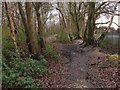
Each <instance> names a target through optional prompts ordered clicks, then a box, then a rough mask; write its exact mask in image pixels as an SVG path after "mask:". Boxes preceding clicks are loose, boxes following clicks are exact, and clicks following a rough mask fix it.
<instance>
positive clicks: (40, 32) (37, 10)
mask: <svg viewBox="0 0 120 90" xmlns="http://www.w3.org/2000/svg"><path fill="white" fill-rule="evenodd" d="M34 7H35V12H36V16H37V21H38V35H39V43H40V46H41V51H42V49H45V43H44V40H43V35H42V30H43V26H42V22H41V18H40V13H39V9H40V3H38V2H37V3H35V5H34Z"/></svg>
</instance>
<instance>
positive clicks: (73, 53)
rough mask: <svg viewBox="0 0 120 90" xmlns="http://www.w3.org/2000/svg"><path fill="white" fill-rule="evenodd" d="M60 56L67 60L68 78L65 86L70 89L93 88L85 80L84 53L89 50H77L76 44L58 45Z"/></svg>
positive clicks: (85, 57) (85, 60) (86, 60)
mask: <svg viewBox="0 0 120 90" xmlns="http://www.w3.org/2000/svg"><path fill="white" fill-rule="evenodd" d="M58 49H59V52H60V53H61V55H63V56H64V57H66V58H67V59H68V60H69V69H68V78H67V80H66V86H67V87H71V88H94V86H93V85H92V84H91V83H90V82H89V81H88V80H87V77H88V75H87V72H88V67H87V63H88V55H87V53H86V52H88V50H90V48H84V49H83V48H82V49H81V48H79V43H77V44H66V45H65V44H64V45H59V48H58Z"/></svg>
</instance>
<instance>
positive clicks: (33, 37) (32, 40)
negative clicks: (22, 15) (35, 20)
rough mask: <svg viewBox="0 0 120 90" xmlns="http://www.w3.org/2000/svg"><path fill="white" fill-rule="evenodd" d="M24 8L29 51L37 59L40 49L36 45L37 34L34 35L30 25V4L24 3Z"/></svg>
mask: <svg viewBox="0 0 120 90" xmlns="http://www.w3.org/2000/svg"><path fill="white" fill-rule="evenodd" d="M25 8H26V15H27V24H28V34H29V36H30V37H29V38H30V44H31V51H32V54H33V56H34V57H35V58H38V57H39V55H40V48H39V45H38V39H37V34H36V33H35V30H33V24H32V6H31V3H30V2H26V3H25Z"/></svg>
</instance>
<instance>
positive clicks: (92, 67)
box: [41, 40, 120, 88]
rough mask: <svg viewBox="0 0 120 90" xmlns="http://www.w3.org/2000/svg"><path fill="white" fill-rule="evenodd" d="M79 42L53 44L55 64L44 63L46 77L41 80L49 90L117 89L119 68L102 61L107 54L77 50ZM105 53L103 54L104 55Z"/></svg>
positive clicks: (93, 50)
mask: <svg viewBox="0 0 120 90" xmlns="http://www.w3.org/2000/svg"><path fill="white" fill-rule="evenodd" d="M80 43H81V41H79V40H78V41H75V42H72V43H66V44H62V43H54V47H55V49H56V50H57V52H58V53H59V54H60V57H59V58H58V59H59V60H58V61H57V60H50V59H49V60H48V64H49V65H48V66H49V67H48V68H49V69H50V76H49V77H45V78H43V79H42V80H41V82H43V83H44V86H43V87H49V88H118V87H119V88H120V78H119V75H120V72H119V68H118V67H115V66H113V65H112V64H111V63H110V62H109V61H107V60H106V55H107V53H110V52H109V51H107V50H103V49H101V48H98V47H97V48H96V47H95V48H92V47H85V48H80V45H79V44H80ZM105 51H106V52H105Z"/></svg>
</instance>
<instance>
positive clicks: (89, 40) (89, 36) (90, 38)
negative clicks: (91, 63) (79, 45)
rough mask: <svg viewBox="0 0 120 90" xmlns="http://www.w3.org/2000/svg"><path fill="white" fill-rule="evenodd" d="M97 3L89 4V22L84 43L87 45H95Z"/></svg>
mask: <svg viewBox="0 0 120 90" xmlns="http://www.w3.org/2000/svg"><path fill="white" fill-rule="evenodd" d="M94 30H95V2H89V9H88V20H87V24H86V29H85V33H84V34H85V35H84V42H86V45H95V38H94Z"/></svg>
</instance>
